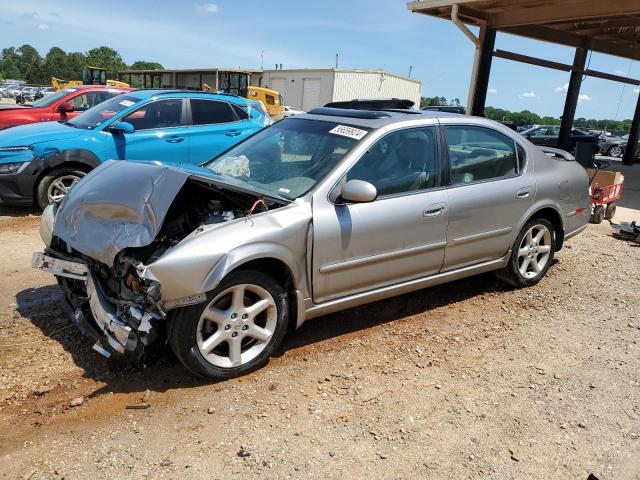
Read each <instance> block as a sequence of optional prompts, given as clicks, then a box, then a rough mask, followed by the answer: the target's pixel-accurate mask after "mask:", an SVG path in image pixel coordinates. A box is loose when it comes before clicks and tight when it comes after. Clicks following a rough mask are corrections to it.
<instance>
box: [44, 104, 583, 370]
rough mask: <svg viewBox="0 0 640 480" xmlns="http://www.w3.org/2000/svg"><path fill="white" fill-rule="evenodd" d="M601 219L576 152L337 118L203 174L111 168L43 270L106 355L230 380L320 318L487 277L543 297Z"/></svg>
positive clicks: (255, 145) (87, 185)
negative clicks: (165, 350) (160, 361)
mask: <svg viewBox="0 0 640 480" xmlns="http://www.w3.org/2000/svg"><path fill="white" fill-rule="evenodd" d="M589 214H590V200H589V194H588V180H587V174H586V173H585V170H584V169H583V168H582V167H581V166H580V165H579V164H577V163H576V162H575V161H574V160H573V157H572V156H571V155H569V154H567V153H565V152H561V151H558V150H554V149H546V151H543V150H542V149H541V148H539V147H537V146H535V145H533V144H531V143H530V142H529V141H527V140H526V139H525V138H524V137H522V136H520V135H519V134H517V133H515V132H513V131H512V130H510V129H508V128H506V127H504V126H503V125H500V124H498V123H495V122H492V121H489V120H485V119H482V118H475V117H467V116H462V115H455V114H447V113H442V112H416V111H410V110H407V111H396V112H384V111H359V110H341V109H327V108H323V109H316V110H313V111H311V112H310V113H308V114H301V115H296V116H295V117H292V118H287V119H285V120H283V121H281V122H278V123H276V124H274V125H272V126H270V127H268V128H266V129H264V130H262V131H260V132H258V133H257V134H255V135H253V136H252V137H249V138H248V139H246V140H245V141H243V142H241V143H239V144H238V145H237V146H235V147H233V148H231V149H230V150H228V151H227V152H225V153H223V154H222V155H220V156H219V157H217V158H215V159H213V160H212V161H210V162H208V163H206V164H204V165H202V166H192V167H188V166H185V167H183V168H176V167H172V166H166V165H162V164H158V163H142V162H126V161H121V162H107V163H105V164H103V165H101V166H100V167H99V168H97V169H95V170H94V171H93V172H91V173H90V174H88V175H87V176H86V177H85V178H84V179H83V180H82V181H80V182H79V183H78V184H77V185H76V186H75V187H74V188H73V189H72V190H71V192H70V193H69V194H68V195H67V196H66V198H65V199H64V201H63V202H62V203H61V204H60V205H59V206H55V205H52V206H50V207H49V208H48V209H47V210H46V211H45V212H44V215H43V222H42V225H41V236H42V238H43V240H44V241H45V243H46V247H47V248H46V249H45V251H44V252H38V253H35V254H34V258H33V264H34V266H35V267H37V268H40V269H43V270H46V271H49V272H51V273H53V274H54V275H56V276H57V277H58V281H59V284H60V286H61V288H62V290H63V291H64V293H65V296H66V298H67V301H68V303H69V307H70V312H71V319H72V320H73V321H74V322H75V323H76V324H77V325H78V326H79V327H80V328H81V329H82V330H83V331H85V332H87V333H89V334H91V335H92V336H93V337H94V338H95V339H96V343H95V345H94V349H95V350H97V351H98V352H101V353H103V354H105V355H110V354H111V353H112V352H114V351H115V352H120V353H140V352H142V351H143V350H144V349H145V348H147V347H148V345H150V344H152V343H153V342H154V341H156V340H157V339H159V338H161V339H162V338H166V339H167V341H168V343H169V344H170V345H171V347H172V349H173V351H174V352H175V354H176V356H177V357H178V359H179V360H180V361H181V362H182V363H183V364H184V365H185V366H186V367H187V368H188V369H189V370H190V371H191V372H193V373H194V374H196V375H200V376H204V377H211V378H229V377H232V376H236V375H241V374H244V373H246V372H248V371H251V370H252V369H255V368H257V367H259V366H261V365H264V364H265V363H266V362H267V361H268V359H269V357H270V356H271V355H272V353H273V352H274V350H276V349H277V348H278V346H279V345H280V343H281V341H282V339H283V337H284V335H285V333H286V332H287V331H288V330H291V329H295V328H297V327H299V326H300V325H301V324H302V323H303V322H304V321H305V320H307V319H310V318H313V317H318V316H321V315H324V314H327V313H331V312H336V311H338V310H343V309H346V308H350V307H353V306H356V305H360V304H363V303H366V302H372V301H375V300H380V299H383V298H386V297H390V296H394V295H398V294H402V293H406V292H411V291H417V290H420V289H422V288H425V287H429V286H432V285H437V284H442V283H445V282H449V281H452V280H456V279H460V278H463V277H468V276H471V275H475V274H479V273H482V272H488V271H495V272H496V274H497V275H498V276H499V277H500V278H501V279H503V280H504V281H506V282H508V283H509V284H510V285H513V286H514V287H526V286H530V285H534V284H536V283H537V282H538V281H540V279H541V278H542V277H543V276H544V275H545V273H546V272H547V270H548V269H549V268H550V267H551V266H552V263H553V258H554V254H555V252H557V251H558V250H560V249H561V248H562V246H563V245H564V243H565V241H567V240H568V239H569V238H571V237H573V236H574V235H576V234H578V233H580V232H581V231H582V230H584V228H585V227H586V225H587V221H588V219H589Z"/></svg>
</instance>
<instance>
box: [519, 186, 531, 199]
mask: <svg viewBox="0 0 640 480" xmlns="http://www.w3.org/2000/svg"><path fill="white" fill-rule="evenodd" d="M529 195H531V188H530V187H526V188H521V189H520V190H518V193H516V196H517V197H518V198H527V197H528V196H529Z"/></svg>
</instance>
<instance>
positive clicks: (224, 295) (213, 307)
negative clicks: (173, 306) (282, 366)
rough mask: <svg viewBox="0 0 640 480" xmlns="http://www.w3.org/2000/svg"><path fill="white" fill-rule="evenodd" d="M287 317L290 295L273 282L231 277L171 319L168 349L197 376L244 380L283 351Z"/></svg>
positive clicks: (255, 275)
mask: <svg viewBox="0 0 640 480" xmlns="http://www.w3.org/2000/svg"><path fill="white" fill-rule="evenodd" d="M252 308H253V310H252ZM255 312H257V313H255ZM287 312H288V304H287V296H286V292H285V290H284V289H283V288H282V287H281V286H280V285H279V284H278V283H277V282H276V281H275V280H274V279H273V278H271V277H270V276H268V275H266V274H264V273H262V272H257V271H251V270H246V271H237V272H232V273H230V274H229V275H227V276H226V277H225V278H224V279H223V280H222V282H220V285H218V287H216V288H215V289H213V290H212V291H210V292H208V293H207V300H206V301H205V302H202V303H200V304H197V305H191V306H188V307H183V308H180V309H179V310H177V311H175V312H174V313H173V314H172V317H171V318H170V321H169V322H170V323H169V329H168V337H169V338H168V340H169V345H171V349H172V350H173V352H174V353H175V355H176V357H178V359H179V360H180V362H182V364H183V365H184V366H185V367H186V368H187V370H189V371H190V372H191V373H193V374H194V375H196V376H199V377H203V378H209V379H216V380H225V379H229V378H233V377H237V376H240V375H245V374H246V373H249V372H251V371H253V370H255V369H257V368H259V367H261V366H263V365H264V364H266V363H267V362H268V361H269V358H270V357H271V355H272V354H273V353H274V352H275V350H276V349H277V348H278V347H279V346H280V344H281V343H282V339H283V338H284V335H285V333H286V331H287Z"/></svg>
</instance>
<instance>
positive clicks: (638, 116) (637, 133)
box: [622, 95, 640, 165]
mask: <svg viewBox="0 0 640 480" xmlns="http://www.w3.org/2000/svg"><path fill="white" fill-rule="evenodd" d="M638 140H640V95H638V101H637V102H636V110H635V112H634V114H633V121H632V122H631V131H630V132H629V141H628V142H627V148H626V149H625V151H624V157H623V158H622V163H623V164H624V165H633V163H634V162H635V161H636V158H637V155H638Z"/></svg>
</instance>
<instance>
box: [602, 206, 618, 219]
mask: <svg viewBox="0 0 640 480" xmlns="http://www.w3.org/2000/svg"><path fill="white" fill-rule="evenodd" d="M615 216H616V203H615V202H611V203H610V204H609V205H607V208H606V210H605V211H604V218H605V220H609V221H611V220H613V217H615Z"/></svg>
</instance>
